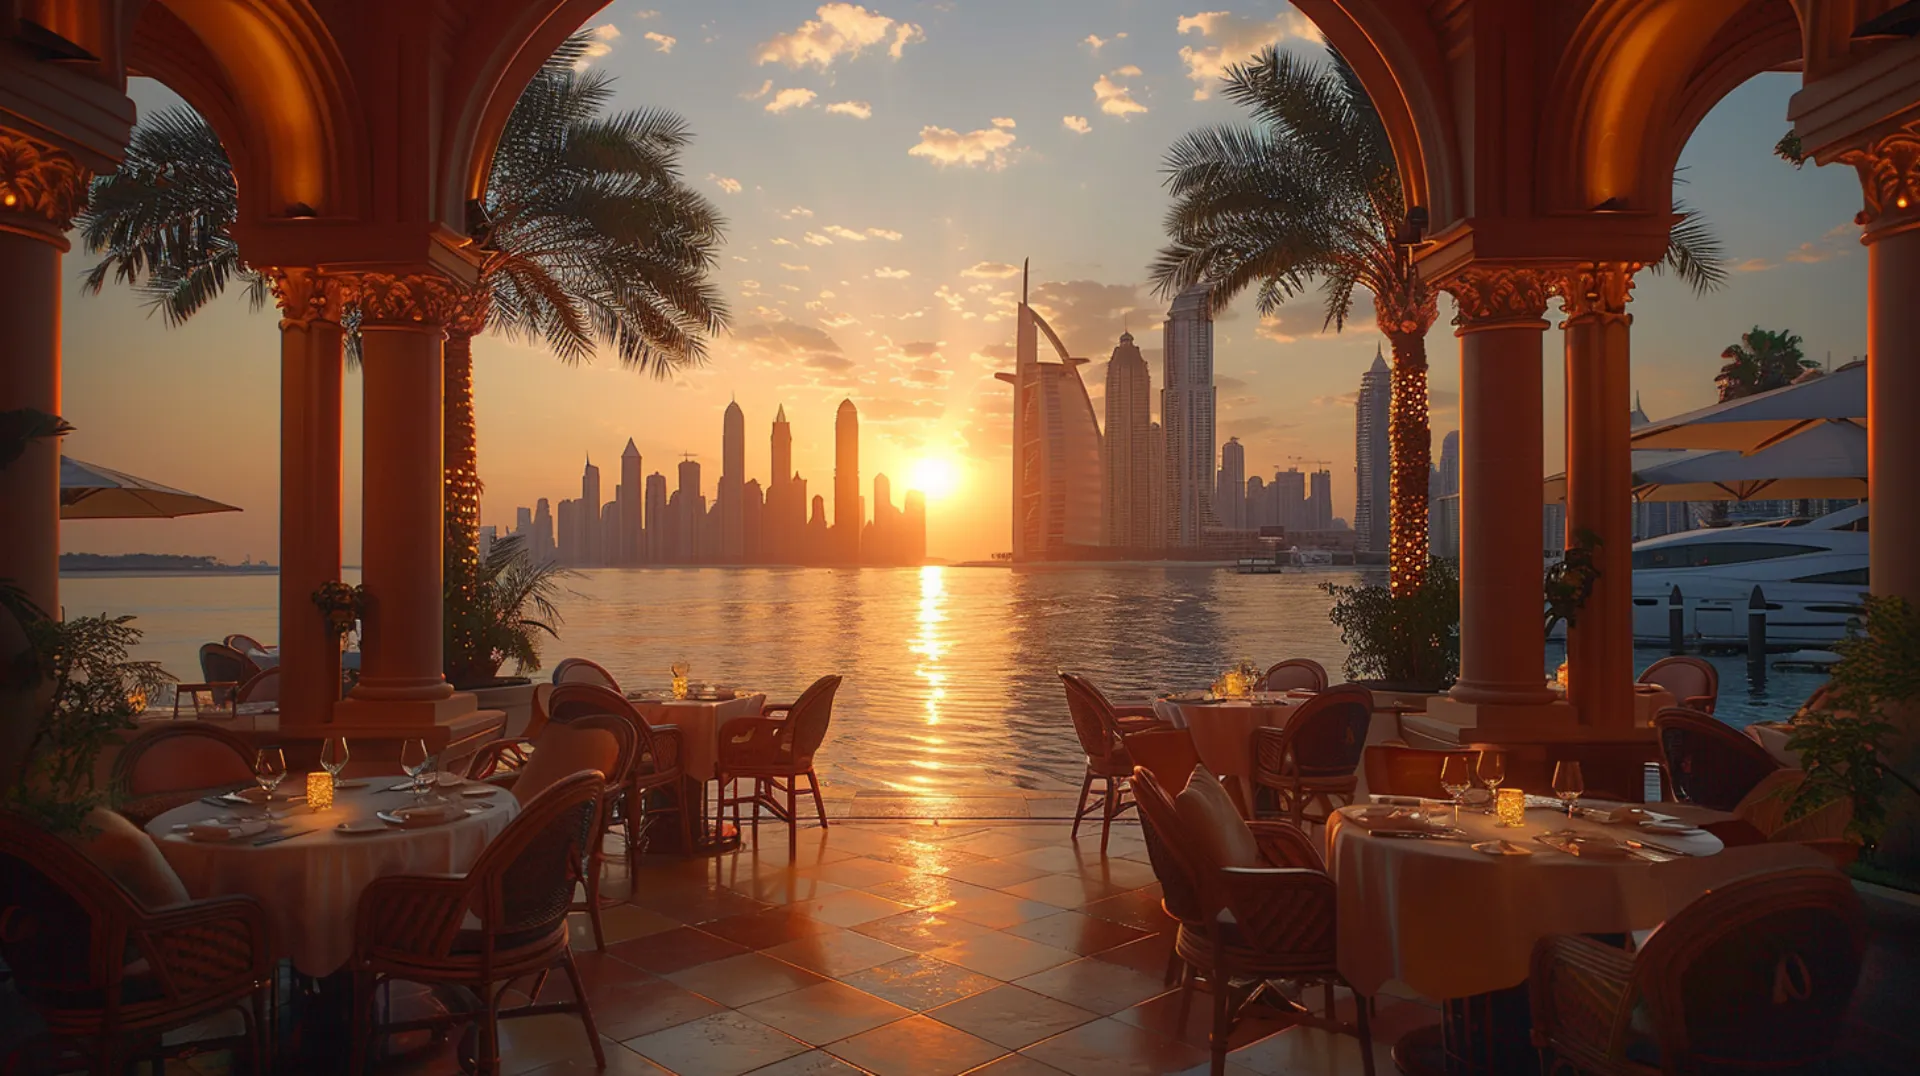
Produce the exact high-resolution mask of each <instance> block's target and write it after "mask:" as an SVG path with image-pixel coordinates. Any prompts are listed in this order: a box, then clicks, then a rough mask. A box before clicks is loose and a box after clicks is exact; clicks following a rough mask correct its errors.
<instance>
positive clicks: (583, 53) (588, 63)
mask: <svg viewBox="0 0 1920 1076" xmlns="http://www.w3.org/2000/svg"><path fill="white" fill-rule="evenodd" d="M587 36H588V38H589V39H590V40H589V41H588V42H587V43H586V45H585V46H584V47H583V48H581V50H580V58H579V59H578V60H575V61H573V69H574V70H575V71H585V70H586V69H587V68H589V67H592V66H593V61H595V60H598V59H599V58H600V57H602V56H605V55H606V54H607V53H609V52H612V51H613V44H612V43H613V42H614V41H616V40H618V39H619V37H620V28H619V27H618V26H615V25H614V24H612V23H610V22H609V23H605V24H602V25H600V26H596V27H594V28H593V29H592V30H589V31H587Z"/></svg>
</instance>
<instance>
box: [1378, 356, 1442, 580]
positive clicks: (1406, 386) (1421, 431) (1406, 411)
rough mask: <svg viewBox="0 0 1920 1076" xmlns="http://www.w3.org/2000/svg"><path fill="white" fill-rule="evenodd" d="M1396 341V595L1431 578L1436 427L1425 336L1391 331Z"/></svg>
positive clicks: (1392, 418) (1392, 552)
mask: <svg viewBox="0 0 1920 1076" xmlns="http://www.w3.org/2000/svg"><path fill="white" fill-rule="evenodd" d="M1387 339H1388V340H1389V341H1390V342H1392V344H1393V402H1392V404H1391V405H1390V407H1391V409H1390V411H1389V412H1388V419H1387V443H1388V446H1389V450H1390V453H1391V470H1392V481H1393V486H1392V489H1393V502H1392V508H1391V511H1390V516H1389V524H1388V535H1389V537H1388V554H1387V557H1388V560H1387V566H1388V575H1387V582H1388V585H1389V586H1390V587H1391V588H1392V590H1393V593H1394V594H1395V595H1396V596H1405V595H1408V594H1411V593H1413V592H1414V591H1417V590H1419V589H1420V587H1421V585H1422V584H1424V583H1425V582H1426V579H1427V551H1428V547H1427V477H1428V475H1429V473H1430V472H1431V471H1432V469H1433V431H1432V428H1431V426H1430V425H1429V423H1428V421H1427V338H1426V335H1425V334H1424V333H1418V332H1396V333H1389V334H1388V336H1387Z"/></svg>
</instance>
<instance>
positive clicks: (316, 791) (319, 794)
mask: <svg viewBox="0 0 1920 1076" xmlns="http://www.w3.org/2000/svg"><path fill="white" fill-rule="evenodd" d="M307 806H308V807H311V808H312V809H314V810H316V811H324V810H326V809H327V808H329V807H331V806H333V774H330V773H328V772H327V771H325V770H315V771H313V772H312V773H309V774H307Z"/></svg>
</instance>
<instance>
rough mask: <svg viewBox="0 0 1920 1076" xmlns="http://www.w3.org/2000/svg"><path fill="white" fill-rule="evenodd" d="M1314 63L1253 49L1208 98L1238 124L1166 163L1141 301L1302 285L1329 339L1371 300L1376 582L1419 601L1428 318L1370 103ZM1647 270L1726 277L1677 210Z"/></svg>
mask: <svg viewBox="0 0 1920 1076" xmlns="http://www.w3.org/2000/svg"><path fill="white" fill-rule="evenodd" d="M1327 53H1328V57H1329V59H1330V61H1331V62H1330V63H1329V64H1326V65H1322V64H1319V63H1316V62H1314V61H1311V60H1306V59H1302V58H1300V57H1297V56H1294V55H1291V54H1284V53H1281V52H1280V51H1279V50H1278V49H1276V48H1274V47H1272V46H1269V47H1268V48H1266V49H1265V50H1263V51H1261V52H1260V53H1258V54H1257V55H1255V56H1254V57H1253V58H1252V59H1251V60H1250V61H1248V62H1246V63H1241V64H1234V65H1232V66H1230V67H1229V68H1228V69H1227V72H1226V75H1225V76H1224V83H1225V85H1224V86H1223V90H1222V92H1223V93H1224V94H1225V96H1226V97H1227V98H1228V99H1230V100H1232V101H1234V102H1236V103H1238V104H1240V105H1242V106H1244V107H1245V108H1246V109H1247V110H1248V111H1249V112H1250V113H1252V115H1253V118H1254V120H1255V121H1256V123H1255V125H1253V126H1244V125H1216V126H1212V127H1206V128H1202V129H1200V130H1197V131H1194V132H1192V133H1190V134H1188V135H1186V136H1185V137H1183V138H1181V139H1180V140H1179V141H1178V142H1176V143H1174V145H1173V148H1172V149H1170V150H1168V152H1167V157H1166V162H1165V170H1166V181H1165V183H1166V187H1167V191H1168V193H1169V194H1171V195H1172V196H1173V207H1172V208H1171V209H1169V210H1168V211H1167V217H1166V230H1167V235H1168V238H1169V242H1168V245H1167V246H1166V247H1165V248H1164V249H1162V250H1161V251H1160V253H1159V255H1158V257H1156V258H1155V260H1154V263H1153V266H1152V269H1151V275H1152V277H1153V281H1154V285H1155V290H1156V291H1157V292H1158V293H1159V294H1160V295H1162V296H1170V295H1173V294H1175V293H1177V292H1179V291H1181V290H1183V289H1185V288H1188V287H1190V286H1192V285H1194V284H1200V283H1205V284H1209V285H1211V286H1212V301H1213V306H1214V309H1215V310H1216V311H1218V310H1223V309H1225V308H1226V307H1227V305H1228V304H1229V303H1231V302H1232V300H1233V299H1234V298H1235V297H1236V296H1237V295H1239V294H1240V293H1241V292H1242V291H1244V290H1245V289H1247V288H1248V287H1249V286H1254V285H1257V289H1256V292H1255V294H1256V302H1257V305H1258V308H1259V312H1260V313H1261V314H1262V315H1272V314H1274V313H1276V312H1277V311H1278V309H1279V308H1280V306H1281V304H1283V303H1285V302H1286V301H1287V300H1289V299H1292V298H1293V297H1295V296H1296V295H1299V294H1301V293H1302V292H1304V291H1305V290H1306V288H1307V286H1308V285H1309V284H1310V283H1312V282H1314V281H1318V282H1319V286H1320V291H1321V294H1322V296H1323V297H1324V300H1325V303H1326V324H1327V325H1330V326H1332V327H1333V328H1334V329H1335V330H1336V331H1337V330H1339V329H1341V328H1344V327H1345V325H1346V321H1347V318H1348V317H1349V316H1350V314H1351V313H1352V310H1353V296H1354V290H1355V289H1356V288H1360V289H1364V290H1366V291H1367V292H1369V293H1371V295H1372V296H1373V307H1374V316H1375V319H1376V320H1377V322H1378V323H1379V327H1380V332H1381V333H1382V334H1384V335H1385V336H1386V337H1387V339H1388V341H1389V342H1391V344H1392V345H1393V404H1392V408H1391V411H1390V417H1389V423H1388V441H1389V445H1390V447H1391V451H1392V468H1391V471H1392V502H1391V513H1392V514H1391V534H1392V538H1391V542H1390V547H1391V549H1392V550H1393V556H1392V565H1391V576H1390V579H1391V585H1392V588H1393V592H1394V593H1395V594H1396V595H1405V594H1409V593H1412V592H1413V591H1416V590H1418V589H1419V587H1420V586H1421V584H1422V581H1423V579H1424V577H1425V573H1426V567H1427V555H1426V549H1427V474H1428V471H1429V469H1430V466H1431V459H1432V444H1431V442H1432V433H1431V431H1430V430H1429V429H1428V425H1427V350H1426V334H1427V330H1428V329H1430V328H1432V327H1433V322H1434V320H1435V318H1436V317H1438V312H1439V308H1438V303H1437V295H1436V293H1435V290H1434V288H1433V287H1432V286H1431V285H1429V284H1428V283H1426V282H1425V281H1423V280H1421V279H1420V274H1419V272H1418V271H1417V270H1416V268H1415V267H1414V266H1413V264H1412V262H1411V259H1410V258H1409V257H1408V256H1407V252H1406V248H1405V247H1403V246H1401V245H1398V244H1396V241H1395V240H1396V238H1397V237H1398V235H1399V233H1400V232H1401V229H1402V226H1403V222H1404V221H1405V220H1406V215H1407V205H1406V197H1405V195H1404V193H1403V192H1402V191H1401V188H1400V173H1399V170H1398V166H1397V165H1396V164H1395V162H1394V158H1393V147H1392V145H1391V144H1390V143H1389V142H1388V140H1387V130H1386V127H1385V125H1383V124H1382V123H1381V121H1380V115H1379V113H1378V112H1377V111H1376V110H1375V109H1374V107H1373V101H1372V100H1371V99H1370V98H1369V97H1368V96H1367V93H1366V90H1365V89H1364V88H1363V87H1362V86H1361V85H1360V80H1359V78H1358V77H1357V76H1356V75H1355V74H1354V72H1353V69H1352V68H1351V67H1349V66H1348V65H1347V63H1346V61H1345V60H1344V59H1342V58H1341V57H1340V54H1339V53H1338V52H1335V51H1334V50H1332V49H1328V50H1327ZM1675 208H1676V210H1678V211H1679V212H1680V213H1681V214H1682V216H1681V219H1680V221H1679V223H1678V224H1676V225H1675V226H1674V230H1673V235H1672V245H1670V246H1669V247H1668V250H1667V256H1666V258H1665V260H1663V261H1662V262H1661V263H1660V264H1659V265H1657V266H1653V267H1652V268H1653V270H1654V271H1656V272H1659V271H1662V270H1666V269H1671V270H1673V271H1674V272H1676V273H1678V274H1679V275H1680V277H1681V278H1682V279H1683V280H1685V281H1687V283H1689V284H1690V285H1692V286H1693V288H1694V289H1695V290H1696V291H1705V290H1708V289H1711V288H1715V287H1718V286H1720V284H1721V283H1723V282H1724V281H1725V279H1726V269H1725V267H1724V265H1723V264H1722V263H1723V261H1724V258H1723V257H1722V255H1721V252H1720V250H1719V245H1718V242H1717V240H1715V239H1714V237H1713V235H1712V233H1711V232H1710V231H1709V230H1708V229H1706V227H1705V226H1704V224H1703V222H1701V221H1700V220H1699V219H1698V217H1697V216H1696V215H1695V214H1693V213H1692V212H1690V211H1688V210H1687V209H1686V208H1685V206H1684V205H1681V204H1679V203H1676V205H1675Z"/></svg>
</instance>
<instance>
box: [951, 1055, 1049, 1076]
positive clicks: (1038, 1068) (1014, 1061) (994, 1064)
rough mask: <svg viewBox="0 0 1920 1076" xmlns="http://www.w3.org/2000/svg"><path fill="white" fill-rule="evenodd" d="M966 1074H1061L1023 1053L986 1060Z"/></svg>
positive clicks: (995, 1075)
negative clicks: (995, 1059) (996, 1059)
mask: <svg viewBox="0 0 1920 1076" xmlns="http://www.w3.org/2000/svg"><path fill="white" fill-rule="evenodd" d="M967 1076H1061V1072H1060V1070H1059V1069H1057V1068H1054V1067H1053V1066H1052V1065H1043V1064H1041V1063H1040V1062H1038V1061H1035V1060H1034V1059H1033V1058H1031V1057H1028V1056H1027V1055H1025V1054H1008V1055H1007V1056H1005V1057H1003V1058H1001V1059H1000V1060H998V1061H989V1062H987V1063H986V1064H984V1065H982V1066H980V1067H979V1068H977V1069H974V1070H973V1071H971V1072H969V1073H967Z"/></svg>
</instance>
